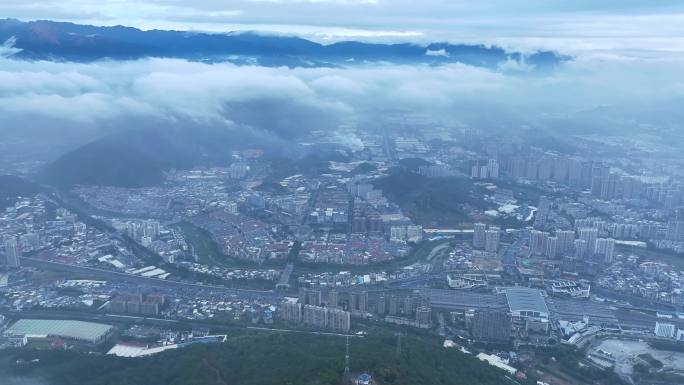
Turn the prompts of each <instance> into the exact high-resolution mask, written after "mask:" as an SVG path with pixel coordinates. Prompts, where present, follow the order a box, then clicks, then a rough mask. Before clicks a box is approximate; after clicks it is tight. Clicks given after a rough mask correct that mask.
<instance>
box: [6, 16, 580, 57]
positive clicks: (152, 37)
mask: <svg viewBox="0 0 684 385" xmlns="http://www.w3.org/2000/svg"><path fill="white" fill-rule="evenodd" d="M9 39H13V40H15V43H14V46H15V48H18V49H21V51H20V52H19V53H17V54H16V55H15V56H16V57H18V58H23V59H34V60H58V61H77V62H89V61H94V60H100V59H112V60H126V59H140V58H145V57H162V58H183V59H188V60H194V61H207V62H233V63H236V64H259V65H262V66H289V67H325V66H333V67H337V66H353V65H357V64H363V63H367V62H380V61H382V62H390V63H397V64H428V65H439V64H446V63H464V64H468V65H473V66H480V67H490V68H492V67H497V66H499V65H500V64H502V63H505V62H507V61H510V60H514V61H518V62H521V61H524V63H525V64H527V65H531V66H534V67H535V68H537V69H549V68H553V67H554V66H555V65H557V64H558V63H560V62H561V61H563V60H567V59H568V58H567V57H563V56H560V55H558V54H556V53H553V52H549V51H542V52H536V53H532V54H528V55H523V54H522V53H520V52H508V51H505V50H504V49H502V48H499V47H488V46H484V45H463V44H447V43H433V44H429V45H417V44H408V43H404V44H370V43H363V42H356V41H346V42H339V43H334V44H329V45H323V44H318V43H315V42H312V41H309V40H306V39H302V38H297V37H287V36H273V35H264V34H257V33H249V32H247V33H227V34H208V33H197V32H181V31H161V30H151V31H142V30H139V29H136V28H131V27H123V26H116V27H96V26H90V25H79V24H73V23H62V22H53V21H32V22H21V21H18V20H14V19H4V20H0V43H2V42H5V41H8V40H9Z"/></svg>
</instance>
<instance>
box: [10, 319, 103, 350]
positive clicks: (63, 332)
mask: <svg viewBox="0 0 684 385" xmlns="http://www.w3.org/2000/svg"><path fill="white" fill-rule="evenodd" d="M113 332H114V327H113V326H112V325H105V324H99V323H94V322H84V321H72V320H40V319H21V320H19V321H17V322H15V323H14V324H13V325H12V326H10V327H9V328H7V330H5V333H4V334H5V335H7V336H26V337H29V338H50V337H59V338H62V339H66V340H73V341H79V342H85V343H90V344H99V343H101V342H103V341H105V340H106V339H107V338H108V337H109V336H110V335H111V334H112V333H113Z"/></svg>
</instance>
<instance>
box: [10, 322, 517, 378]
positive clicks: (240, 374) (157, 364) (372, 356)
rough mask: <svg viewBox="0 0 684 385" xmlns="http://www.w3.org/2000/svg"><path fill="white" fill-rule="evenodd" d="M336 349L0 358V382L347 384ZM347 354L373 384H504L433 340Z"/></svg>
mask: <svg viewBox="0 0 684 385" xmlns="http://www.w3.org/2000/svg"><path fill="white" fill-rule="evenodd" d="M344 349H345V339H344V338H341V337H330V336H315V335H309V334H275V333H263V332H261V333H249V334H246V335H239V336H232V337H230V338H229V341H228V342H227V343H226V344H222V345H198V346H193V347H189V348H185V349H179V350H175V351H168V352H165V353H162V354H159V355H155V356H151V357H147V358H137V359H128V358H118V357H111V356H101V355H85V354H81V353H76V352H69V351H36V350H14V351H6V352H5V353H3V357H4V358H0V375H1V376H12V377H16V378H20V379H37V378H41V379H44V380H45V381H47V382H48V383H50V384H51V385H73V384H78V385H105V384H106V385H150V384H163V385H223V384H231V385H274V384H283V385H286V384H292V385H306V384H311V385H313V384H320V385H325V384H330V385H337V384H343V383H347V382H345V381H343V371H344ZM350 354H351V360H350V369H351V371H352V372H353V373H359V372H364V371H368V372H369V373H371V374H372V375H373V376H374V378H375V379H376V381H377V383H378V384H379V385H392V384H394V385H420V384H426V385H442V384H444V385H446V384H453V385H489V384H510V383H511V382H509V381H508V380H506V379H505V378H504V372H502V371H499V370H498V369H494V368H492V367H490V366H488V365H486V364H484V363H482V362H480V361H479V360H477V359H476V358H474V357H472V356H467V355H465V354H462V353H460V352H458V351H455V350H446V349H444V348H442V347H441V346H440V344H439V341H437V340H433V339H425V338H418V337H415V336H406V335H405V336H404V338H402V350H401V354H398V353H397V349H396V337H394V335H392V334H387V335H385V336H383V337H368V338H364V339H359V338H352V339H351V347H350ZM34 359H39V360H40V361H38V362H31V361H32V360H34ZM18 360H19V363H17V361H18ZM265 369H268V370H265ZM3 371H4V373H3Z"/></svg>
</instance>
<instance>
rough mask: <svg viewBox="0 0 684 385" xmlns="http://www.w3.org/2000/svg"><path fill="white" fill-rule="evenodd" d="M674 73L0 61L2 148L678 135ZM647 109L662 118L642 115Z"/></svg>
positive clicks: (682, 91)
mask: <svg viewBox="0 0 684 385" xmlns="http://www.w3.org/2000/svg"><path fill="white" fill-rule="evenodd" d="M6 47H8V48H6V49H11V48H9V46H6ZM683 64H684V60H683V58H682V57H680V56H679V55H672V56H662V57H658V58H652V57H645V58H639V57H635V56H618V55H603V54H600V55H598V54H596V55H588V56H582V57H578V58H576V59H575V60H573V61H570V62H568V63H566V64H564V65H563V67H561V68H560V69H559V70H558V71H557V72H555V73H552V74H547V75H530V74H524V73H522V74H521V73H519V72H516V73H509V72H505V71H492V70H486V69H481V68H474V67H469V66H466V65H448V66H442V67H421V66H390V65H377V66H369V67H355V68H348V69H331V68H317V69H310V68H309V69H306V68H296V69H288V68H263V67H250V66H242V67H241V66H235V65H232V64H203V63H195V62H187V61H183V60H162V59H148V60H140V61H129V62H97V63H92V64H75V63H53V62H23V61H17V60H11V59H6V58H5V59H0V138H5V140H9V139H7V138H12V140H14V141H17V140H18V141H19V142H22V140H23V143H33V144H35V143H37V142H38V143H39V142H41V141H43V142H46V143H48V144H49V143H60V141H63V142H68V143H71V144H79V143H85V142H87V141H89V140H92V139H94V138H97V137H98V136H101V135H103V134H104V133H107V132H114V131H118V130H127V129H132V128H137V127H146V126H147V127H162V128H163V127H183V126H193V125H197V126H210V127H215V128H221V129H226V130H233V132H235V133H236V134H238V135H239V134H240V133H243V132H247V130H248V131H249V132H258V133H259V134H261V135H271V136H273V137H275V138H279V139H284V140H289V139H292V138H296V137H302V136H304V135H306V134H307V133H309V132H312V131H329V132H330V133H331V134H333V133H337V132H338V130H339V128H340V127H343V126H348V125H349V124H350V122H352V123H353V122H358V121H363V122H368V121H371V122H380V121H382V118H383V116H384V115H385V114H386V113H387V112H386V111H393V113H396V112H397V111H403V112H406V113H411V114H421V115H424V116H426V117H428V118H429V119H431V120H432V121H433V122H435V124H443V125H446V126H452V127H465V126H470V127H474V128H479V129H484V130H487V129H492V130H494V129H496V130H504V131H508V132H515V130H519V129H520V128H521V127H537V128H543V129H548V130H551V131H553V130H556V131H559V132H560V131H563V130H568V129H572V128H574V127H575V126H577V127H580V128H585V129H594V130H597V131H604V132H610V131H611V130H613V131H615V130H618V129H619V130H629V129H637V128H639V127H650V128H653V129H660V128H662V129H667V130H672V129H677V128H681V126H678V125H680V124H681V121H682V120H681V119H680V118H681V113H680V112H679V111H678V110H679V105H680V102H681V101H682V100H684V78H683V77H682V75H681V68H683ZM653 109H658V110H659V111H661V112H660V113H659V114H658V115H657V116H655V115H653V114H651V115H649V113H647V111H650V110H653ZM639 112H643V113H639ZM668 116H669V118H668ZM369 117H370V119H367V118H369ZM590 118H591V119H590ZM625 132H626V131H625ZM36 135H39V136H36ZM13 143H14V142H13Z"/></svg>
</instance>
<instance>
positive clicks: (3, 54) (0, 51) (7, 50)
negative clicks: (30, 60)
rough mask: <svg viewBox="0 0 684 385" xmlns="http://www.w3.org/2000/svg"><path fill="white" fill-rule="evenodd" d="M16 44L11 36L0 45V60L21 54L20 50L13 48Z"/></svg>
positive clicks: (15, 40)
mask: <svg viewBox="0 0 684 385" xmlns="http://www.w3.org/2000/svg"><path fill="white" fill-rule="evenodd" d="M16 43H17V39H16V38H15V37H14V36H12V37H10V38H9V39H7V40H6V41H5V42H4V43H2V44H0V58H8V57H11V56H14V55H16V54H18V53H19V52H21V51H22V50H21V48H16V47H15V46H14V45H15V44H16Z"/></svg>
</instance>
